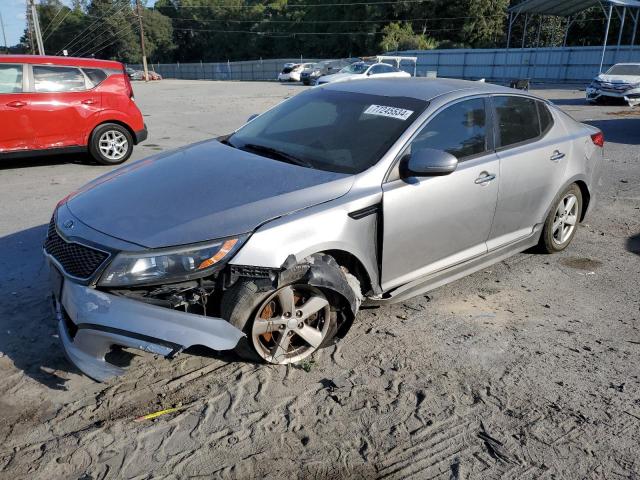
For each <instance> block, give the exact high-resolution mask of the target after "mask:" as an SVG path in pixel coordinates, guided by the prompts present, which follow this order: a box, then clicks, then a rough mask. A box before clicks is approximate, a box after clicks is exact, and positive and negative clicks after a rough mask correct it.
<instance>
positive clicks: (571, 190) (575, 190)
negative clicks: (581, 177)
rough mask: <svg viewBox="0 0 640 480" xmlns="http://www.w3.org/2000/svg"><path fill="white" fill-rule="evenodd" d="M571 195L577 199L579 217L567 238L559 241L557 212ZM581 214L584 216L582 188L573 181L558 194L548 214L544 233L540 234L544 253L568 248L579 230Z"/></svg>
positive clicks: (540, 245)
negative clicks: (555, 224)
mask: <svg viewBox="0 0 640 480" xmlns="http://www.w3.org/2000/svg"><path fill="white" fill-rule="evenodd" d="M569 195H573V196H575V198H576V199H577V201H576V203H577V205H576V214H577V218H576V221H575V224H574V227H575V228H573V230H571V232H570V234H569V235H568V237H567V238H566V239H564V241H562V242H559V241H558V239H556V238H555V237H554V230H553V226H554V222H555V221H556V220H557V216H556V212H557V211H558V208H559V207H560V203H561V202H564V199H565V198H566V197H567V196H569ZM581 216H582V191H581V190H580V187H578V185H576V184H575V183H573V184H571V185H569V187H567V189H565V190H564V191H563V192H561V193H560V194H559V195H557V196H556V198H555V199H554V200H553V205H552V207H551V210H550V211H549V215H548V216H547V219H546V220H545V222H544V227H543V229H542V235H541V236H540V243H539V247H540V249H541V250H542V251H543V252H544V253H558V252H561V251H562V250H564V249H565V248H567V247H568V246H569V244H570V243H571V241H572V240H573V237H575V235H576V232H577V231H578V223H579V221H580V218H581Z"/></svg>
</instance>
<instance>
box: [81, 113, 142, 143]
mask: <svg viewBox="0 0 640 480" xmlns="http://www.w3.org/2000/svg"><path fill="white" fill-rule="evenodd" d="M113 121H115V122H118V123H122V124H123V125H125V126H126V127H127V128H128V129H129V130H130V131H131V133H132V135H133V137H134V141H135V132H136V131H137V130H140V129H141V128H143V127H140V128H139V129H136V128H134V127H133V126H132V125H131V116H130V115H127V114H125V113H123V112H121V111H118V110H102V111H100V112H98V113H97V114H96V115H94V116H93V117H91V127H90V128H88V129H87V131H86V132H85V135H84V143H85V145H86V144H88V143H89V139H90V138H91V134H92V133H93V131H94V130H95V129H96V127H97V126H98V125H101V124H103V123H107V122H113Z"/></svg>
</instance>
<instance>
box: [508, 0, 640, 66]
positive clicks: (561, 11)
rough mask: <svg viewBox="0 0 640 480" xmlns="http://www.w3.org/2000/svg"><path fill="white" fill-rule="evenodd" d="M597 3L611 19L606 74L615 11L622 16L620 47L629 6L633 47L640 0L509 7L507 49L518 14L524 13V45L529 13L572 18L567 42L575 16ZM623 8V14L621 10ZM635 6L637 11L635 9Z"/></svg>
mask: <svg viewBox="0 0 640 480" xmlns="http://www.w3.org/2000/svg"><path fill="white" fill-rule="evenodd" d="M595 5H598V6H600V8H602V11H603V12H604V14H605V17H606V19H607V26H606V30H605V33H604V42H603V44H602V57H601V60H600V73H602V66H603V65H604V57H605V53H606V51H607V42H608V40H609V29H610V27H611V17H612V16H613V13H614V9H615V13H616V14H617V15H618V17H619V18H620V32H619V34H618V47H619V46H620V43H621V41H622V34H623V32H624V22H625V19H626V16H627V9H629V12H630V13H629V15H630V16H631V19H632V20H633V35H632V37H631V48H632V49H633V45H634V42H635V38H636V31H637V29H638V20H640V0H524V1H523V2H521V3H519V4H518V5H514V6H513V7H511V8H509V33H508V34H507V50H509V46H510V45H511V28H512V27H513V24H514V22H515V21H516V19H517V18H518V16H519V15H520V14H522V13H524V16H525V23H524V33H523V36H522V47H523V48H524V39H525V36H526V31H527V20H528V16H529V14H534V15H535V14H538V15H551V16H554V17H568V18H567V31H566V33H565V36H564V44H565V45H566V42H567V37H568V35H569V28H570V27H571V24H572V22H573V21H574V19H572V18H571V16H572V15H575V14H576V13H579V12H582V11H583V10H586V9H588V8H591V7H593V6H595ZM618 8H621V9H622V15H621V14H620V12H619V11H618V10H617V9H618ZM634 9H636V10H635V12H634ZM539 38H540V28H538V40H539Z"/></svg>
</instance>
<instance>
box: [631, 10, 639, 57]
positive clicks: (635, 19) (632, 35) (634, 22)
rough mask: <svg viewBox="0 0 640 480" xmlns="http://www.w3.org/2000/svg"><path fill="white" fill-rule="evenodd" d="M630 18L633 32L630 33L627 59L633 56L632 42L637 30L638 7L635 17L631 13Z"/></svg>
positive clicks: (634, 40) (633, 42)
mask: <svg viewBox="0 0 640 480" xmlns="http://www.w3.org/2000/svg"><path fill="white" fill-rule="evenodd" d="M631 18H633V33H632V34H631V43H630V44H629V45H630V47H629V60H631V59H632V58H633V50H634V44H635V43H636V32H637V31H638V19H639V18H640V9H638V10H636V15H635V17H634V16H633V14H631Z"/></svg>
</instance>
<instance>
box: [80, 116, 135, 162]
mask: <svg viewBox="0 0 640 480" xmlns="http://www.w3.org/2000/svg"><path fill="white" fill-rule="evenodd" d="M89 152H90V153H91V156H92V157H93V158H94V159H95V160H96V161H97V162H98V163H101V164H103V165H118V164H120V163H123V162H125V161H126V160H127V159H128V158H129V157H130V156H131V153H132V152H133V137H132V136H131V133H129V131H128V130H127V129H126V128H124V127H123V126H121V125H118V124H116V123H104V124H102V125H99V126H98V127H96V129H95V130H94V131H93V133H92V134H91V139H90V140H89Z"/></svg>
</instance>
